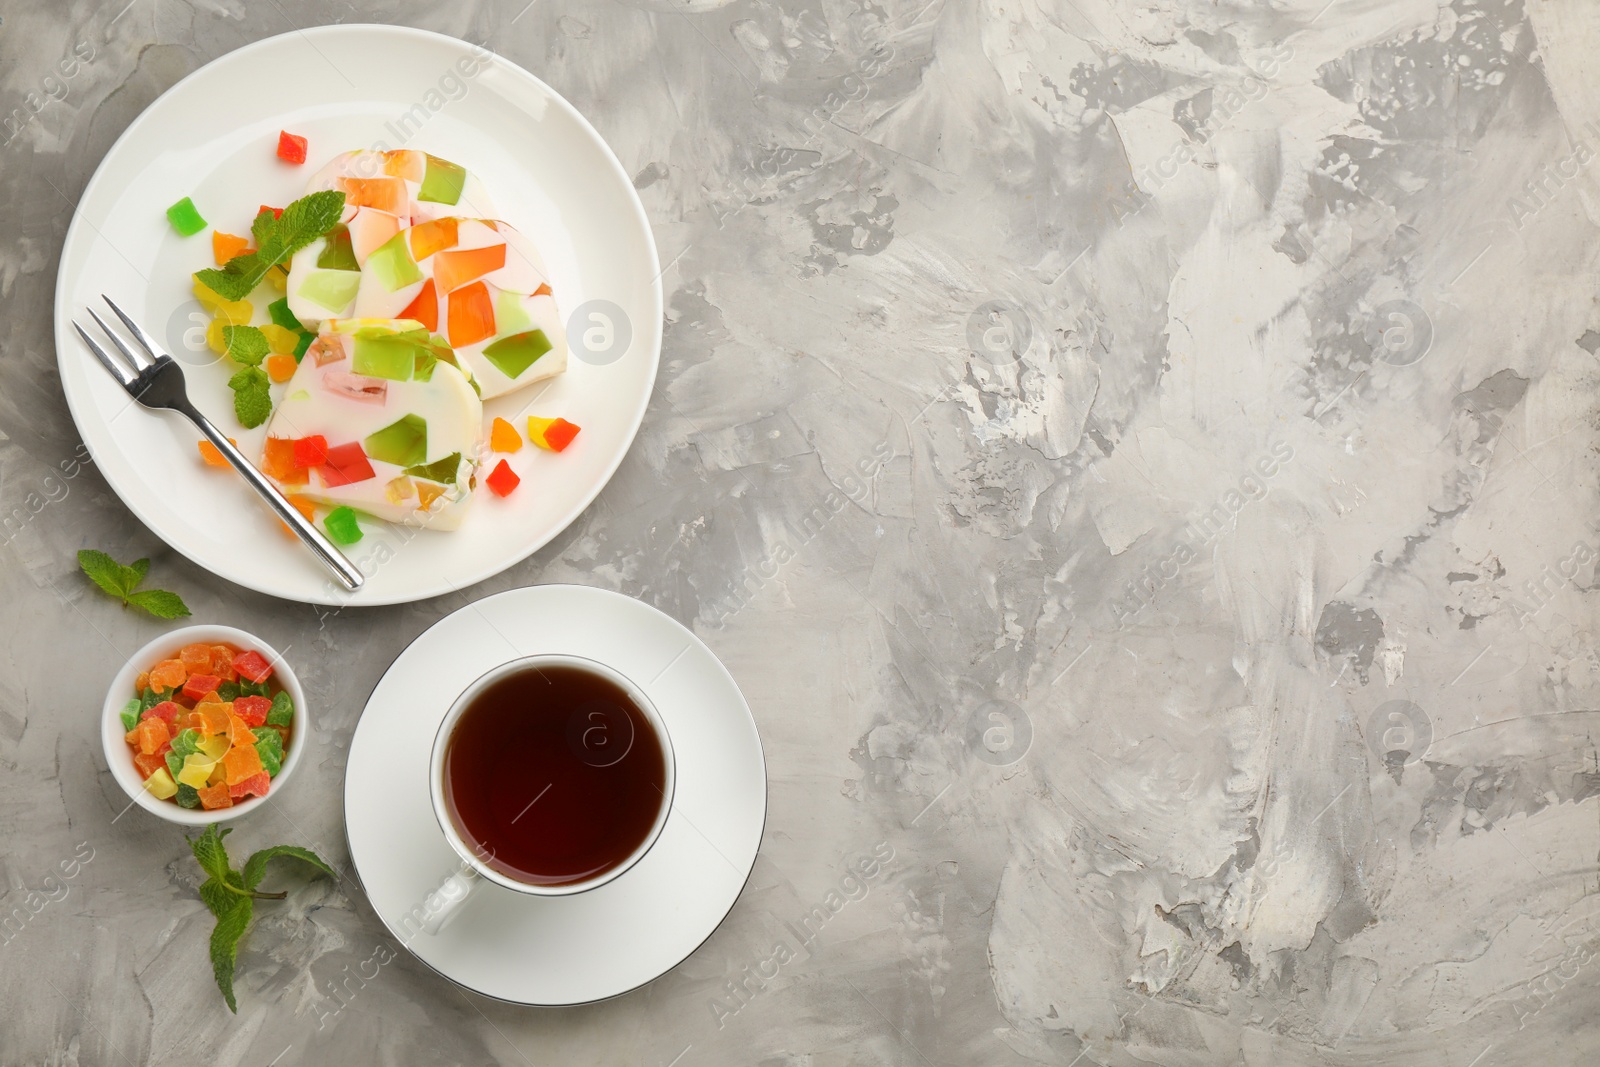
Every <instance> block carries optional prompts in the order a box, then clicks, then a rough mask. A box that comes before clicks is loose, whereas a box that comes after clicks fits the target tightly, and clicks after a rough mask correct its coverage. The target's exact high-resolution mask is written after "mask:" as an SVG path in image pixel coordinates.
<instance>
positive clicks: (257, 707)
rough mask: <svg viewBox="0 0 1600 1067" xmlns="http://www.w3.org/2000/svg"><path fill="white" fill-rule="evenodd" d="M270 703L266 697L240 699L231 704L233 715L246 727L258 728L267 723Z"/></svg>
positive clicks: (270, 708)
mask: <svg viewBox="0 0 1600 1067" xmlns="http://www.w3.org/2000/svg"><path fill="white" fill-rule="evenodd" d="M271 710H272V701H270V700H268V699H267V698H266V697H240V698H239V699H238V700H235V701H234V702H233V713H234V714H235V715H237V716H239V719H240V721H242V722H243V723H244V724H245V725H246V726H260V725H262V724H263V723H265V722H266V721H267V712H269V711H271Z"/></svg>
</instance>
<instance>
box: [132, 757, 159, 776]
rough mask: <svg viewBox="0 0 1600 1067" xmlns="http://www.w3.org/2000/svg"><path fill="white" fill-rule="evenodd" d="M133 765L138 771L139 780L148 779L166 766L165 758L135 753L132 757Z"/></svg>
mask: <svg viewBox="0 0 1600 1067" xmlns="http://www.w3.org/2000/svg"><path fill="white" fill-rule="evenodd" d="M133 765H134V766H135V767H137V768H138V770H139V777H140V778H148V777H150V776H151V775H152V774H154V773H156V772H157V771H159V770H161V768H163V767H165V766H166V765H167V758H166V757H165V756H147V755H145V754H144V753H143V752H136V753H134V756H133Z"/></svg>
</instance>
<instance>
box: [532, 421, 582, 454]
mask: <svg viewBox="0 0 1600 1067" xmlns="http://www.w3.org/2000/svg"><path fill="white" fill-rule="evenodd" d="M579 429H580V427H578V426H574V425H573V424H572V423H570V422H568V421H567V420H566V419H541V418H539V417H538V416H536V415H529V416H528V440H530V441H532V442H533V443H534V444H536V445H538V446H539V447H540V448H548V449H549V450H550V451H552V452H562V451H565V450H566V447H567V446H568V445H570V444H571V443H572V439H573V438H574V437H577V436H578V431H579Z"/></svg>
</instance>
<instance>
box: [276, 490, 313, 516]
mask: <svg viewBox="0 0 1600 1067" xmlns="http://www.w3.org/2000/svg"><path fill="white" fill-rule="evenodd" d="M284 499H286V500H288V501H289V503H291V504H293V505H294V509H295V510H296V511H298V512H299V513H300V514H302V515H304V516H305V517H306V521H308V522H309V521H311V520H312V519H315V518H316V517H317V502H316V501H315V500H312V499H311V498H310V497H308V496H301V495H300V494H299V493H290V494H289V495H288V496H286V497H285V498H284Z"/></svg>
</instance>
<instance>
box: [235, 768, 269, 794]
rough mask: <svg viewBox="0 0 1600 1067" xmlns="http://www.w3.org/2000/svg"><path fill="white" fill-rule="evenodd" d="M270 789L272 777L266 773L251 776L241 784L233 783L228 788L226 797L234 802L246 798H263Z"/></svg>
mask: <svg viewBox="0 0 1600 1067" xmlns="http://www.w3.org/2000/svg"><path fill="white" fill-rule="evenodd" d="M271 788H272V776H271V775H269V774H267V772H266V771H261V772H259V773H257V774H252V775H251V776H250V777H248V778H246V779H244V780H243V781H242V782H235V783H234V784H233V785H230V786H229V787H228V796H230V797H232V798H233V799H234V800H243V799H244V798H245V797H248V796H258V797H264V796H266V795H267V790H268V789H271Z"/></svg>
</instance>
